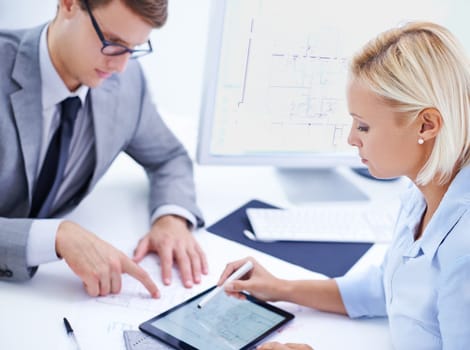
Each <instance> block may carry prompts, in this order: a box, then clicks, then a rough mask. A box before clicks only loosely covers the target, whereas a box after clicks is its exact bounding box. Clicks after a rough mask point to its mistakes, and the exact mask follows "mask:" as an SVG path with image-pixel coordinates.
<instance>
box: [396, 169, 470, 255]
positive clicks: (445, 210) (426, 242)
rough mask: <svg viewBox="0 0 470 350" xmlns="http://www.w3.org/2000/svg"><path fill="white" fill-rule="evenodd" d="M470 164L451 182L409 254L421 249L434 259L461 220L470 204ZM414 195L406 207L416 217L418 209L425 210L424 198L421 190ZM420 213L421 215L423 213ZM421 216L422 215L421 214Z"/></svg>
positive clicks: (414, 253) (409, 215) (410, 214)
mask: <svg viewBox="0 0 470 350" xmlns="http://www.w3.org/2000/svg"><path fill="white" fill-rule="evenodd" d="M469 180H470V166H466V167H464V168H462V169H461V170H460V171H459V173H458V174H457V175H456V176H455V178H454V180H453V181H452V183H451V184H450V186H449V188H448V190H447V192H446V194H445V195H444V197H443V198H442V200H441V203H440V204H439V207H438V208H437V210H436V212H435V213H434V215H433V217H432V219H431V221H430V222H429V224H428V226H427V227H426V229H425V231H424V233H423V235H422V237H421V239H420V240H418V241H417V242H415V243H416V244H413V246H412V247H411V251H409V252H408V255H410V256H415V255H416V254H417V253H418V252H419V250H420V249H421V250H422V251H423V252H424V255H425V256H427V257H428V258H429V259H432V258H433V257H434V255H435V253H436V252H437V250H438V249H439V246H440V245H441V243H442V242H443V241H444V240H445V238H446V236H447V235H448V234H449V232H450V231H451V230H452V228H453V227H454V226H455V224H456V223H457V222H458V221H459V219H460V218H461V217H462V215H463V214H464V213H465V212H466V211H467V210H468V209H469V205H470V181H469ZM415 191H416V192H415V193H414V195H413V196H412V200H410V201H409V202H408V203H407V205H405V208H406V209H407V212H408V213H409V214H408V216H407V219H408V218H411V217H416V215H417V214H418V210H421V214H422V212H423V210H424V208H423V204H424V199H423V196H422V194H421V192H420V191H419V190H417V189H416V190H415ZM421 214H420V215H421ZM419 218H421V216H419ZM412 232H414V230H413V231H412Z"/></svg>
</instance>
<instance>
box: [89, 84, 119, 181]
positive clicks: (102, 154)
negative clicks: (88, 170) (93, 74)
mask: <svg viewBox="0 0 470 350" xmlns="http://www.w3.org/2000/svg"><path fill="white" fill-rule="evenodd" d="M118 80H119V78H118V77H117V76H112V77H110V78H108V80H106V81H105V82H103V85H102V86H100V87H99V88H95V89H91V90H90V94H91V108H92V114H93V128H94V133H95V150H96V168H95V171H94V172H93V177H92V179H91V182H90V186H91V187H92V186H94V184H95V183H96V182H97V181H98V180H99V178H100V177H101V175H102V174H103V172H104V171H105V170H106V168H107V167H108V166H109V161H110V160H112V159H113V158H114V155H113V154H110V152H115V147H113V144H114V143H115V142H116V138H115V137H114V135H115V134H116V131H117V130H118V129H119V127H122V126H120V125H118V123H117V122H116V120H117V115H116V113H117V106H118V103H119V101H118V98H117V95H118V93H117V91H118V88H119V81H118Z"/></svg>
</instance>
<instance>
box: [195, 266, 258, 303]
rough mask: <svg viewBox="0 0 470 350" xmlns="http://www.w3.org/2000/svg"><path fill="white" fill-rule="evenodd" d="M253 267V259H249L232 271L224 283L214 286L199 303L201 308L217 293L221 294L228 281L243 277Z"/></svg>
mask: <svg viewBox="0 0 470 350" xmlns="http://www.w3.org/2000/svg"><path fill="white" fill-rule="evenodd" d="M252 268H253V263H252V262H251V261H249V260H248V261H247V262H246V263H244V264H243V265H242V266H241V267H240V268H239V269H238V270H237V271H235V272H234V273H232V274H231V275H230V276H228V278H227V279H226V280H225V282H224V284H222V285H221V286H219V287H216V288H214V289H213V290H212V291H211V292H210V293H209V294H207V295H206V296H205V297H204V298H203V299H202V300H201V301H200V302H199V304H197V307H198V308H199V309H202V308H203V307H204V305H206V304H207V303H208V302H209V301H210V300H211V299H212V298H214V297H215V296H216V295H217V294H219V293H220V292H221V291H223V289H224V286H225V285H226V284H227V283H230V282H232V281H235V280H237V279H239V278H240V277H243V276H244V275H245V274H246V273H247V272H248V271H250V270H251V269H252Z"/></svg>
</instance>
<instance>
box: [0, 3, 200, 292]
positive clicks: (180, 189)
mask: <svg viewBox="0 0 470 350" xmlns="http://www.w3.org/2000/svg"><path fill="white" fill-rule="evenodd" d="M166 17H167V0H138V1H136V0H59V2H58V8H57V14H56V17H55V18H54V19H53V21H52V22H50V23H49V24H47V25H45V26H41V27H39V28H33V29H30V30H23V31H0V55H1V58H0V62H1V64H0V76H1V78H2V79H1V81H0V184H1V186H0V279H2V280H10V281H21V280H27V279H29V278H31V277H32V276H33V275H34V273H35V272H36V270H37V267H38V265H40V264H43V263H47V262H51V261H55V260H58V259H60V258H62V259H64V260H65V261H66V263H67V264H68V266H69V267H70V268H71V269H72V271H73V272H74V273H75V274H76V275H78V276H79V277H80V279H81V280H82V281H83V284H84V287H85V289H86V291H87V293H88V294H89V295H91V296H98V295H107V294H110V293H119V291H120V290H121V275H122V274H123V273H128V274H130V275H132V276H133V277H134V278H136V279H137V280H139V281H140V282H141V283H142V284H143V285H144V286H145V287H146V288H147V289H148V291H149V292H150V294H151V295H152V296H153V297H158V296H159V291H158V288H157V286H156V285H155V283H154V282H153V281H152V279H151V278H150V276H149V275H148V274H147V272H145V271H144V270H143V269H142V268H141V267H140V266H139V265H138V264H137V263H138V262H139V261H140V260H141V259H142V258H143V257H144V256H145V255H147V254H148V253H151V252H155V253H157V254H158V255H159V256H160V260H161V265H162V278H163V282H164V283H165V284H169V283H170V282H171V268H172V265H173V262H175V263H176V264H177V265H178V268H179V270H180V274H181V278H182V281H183V283H184V285H185V286H186V287H191V286H192V285H193V283H199V281H200V278H201V274H206V273H207V269H208V267H207V261H206V258H205V255H204V253H203V251H202V250H201V248H200V247H199V245H198V243H197V241H196V240H195V239H194V237H193V235H192V234H191V228H195V227H198V226H201V225H202V224H203V222H202V218H201V214H200V211H199V209H198V208H197V206H196V204H195V191H194V183H193V179H192V163H191V160H190V159H189V157H188V155H187V153H186V151H185V149H184V148H183V146H182V145H181V144H180V142H179V141H178V140H177V139H176V138H175V137H174V135H173V134H172V133H171V132H170V131H169V130H168V129H167V127H166V126H165V125H164V123H163V121H162V120H161V118H160V116H159V114H158V113H157V111H156V109H155V107H154V105H153V104H152V102H151V98H150V94H149V91H148V88H147V85H146V82H145V79H144V77H143V73H142V70H141V67H140V65H139V64H138V62H137V61H136V60H132V59H131V58H135V57H137V56H139V55H142V54H146V53H149V52H151V51H152V48H151V43H150V41H149V40H148V37H149V35H150V32H151V30H152V29H153V28H159V27H161V26H162V25H163V24H164V23H165V21H166ZM64 100H73V101H75V102H74V104H75V107H73V110H74V111H73V112H67V110H69V109H70V108H69V107H66V103H65V102H64V103H62V101H64ZM67 113H71V114H70V115H72V116H73V117H71V118H69V117H65V115H68V114H67ZM66 118H69V119H67V120H72V121H71V122H69V124H66V123H65V122H64V120H65V119H66ZM66 125H69V126H66ZM64 130H69V131H70V130H72V131H70V132H69V131H67V132H65V131H64ZM67 133H68V134H67ZM64 149H65V151H64ZM121 151H124V152H126V153H127V154H129V155H130V156H131V157H132V158H133V159H135V160H136V161H137V162H138V163H139V164H141V165H142V166H143V167H144V168H145V170H146V172H147V174H148V178H149V181H150V213H151V215H152V222H151V227H150V229H149V232H148V233H146V234H145V235H144V236H143V237H142V239H141V240H140V241H139V242H138V244H137V247H136V249H135V252H134V257H133V258H132V259H131V258H130V257H127V256H126V255H125V254H124V253H122V252H121V251H119V250H117V249H116V248H114V247H113V246H111V245H110V244H108V243H107V242H105V241H103V240H102V239H100V238H99V237H98V236H96V235H95V234H93V233H91V232H89V231H87V230H86V229H85V228H84V227H81V226H80V225H79V224H77V223H74V222H71V221H68V220H63V219H58V218H57V217H60V216H61V215H63V214H64V213H67V212H68V211H70V210H71V209H73V208H75V207H76V206H77V205H78V203H79V202H80V201H81V200H82V199H83V198H84V197H85V196H86V195H87V194H88V193H89V192H90V191H91V190H92V189H93V187H94V186H95V184H96V183H97V181H98V180H99V179H100V178H101V177H102V176H103V174H104V173H105V172H106V170H107V169H108V168H109V166H110V165H111V163H112V161H113V160H114V159H115V158H116V156H117V155H118V154H119V153H120V152H121ZM51 164H53V165H51ZM51 169H53V171H51ZM56 169H57V170H56ZM59 169H60V170H59ZM41 193H42V194H41Z"/></svg>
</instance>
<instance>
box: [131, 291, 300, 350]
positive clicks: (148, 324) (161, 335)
mask: <svg viewBox="0 0 470 350" xmlns="http://www.w3.org/2000/svg"><path fill="white" fill-rule="evenodd" d="M214 288H216V286H213V287H210V288H209V289H206V290H205V291H203V292H201V293H199V294H197V295H195V296H193V297H192V298H190V299H188V300H185V301H183V302H182V303H180V304H178V305H176V306H174V307H172V308H170V309H168V310H167V311H164V312H162V313H160V314H158V315H157V316H154V317H152V318H151V319H149V320H147V321H145V322H143V323H141V324H140V325H139V329H140V330H141V331H143V332H145V333H147V334H149V335H151V336H153V337H155V338H157V339H159V340H160V341H162V342H164V343H166V344H168V345H171V346H173V347H175V348H176V349H179V350H197V348H195V347H194V346H192V345H190V344H188V343H186V342H184V341H182V340H180V339H178V338H176V337H175V336H173V335H172V334H169V333H167V332H165V331H163V330H161V329H159V328H157V327H155V326H154V325H153V324H152V323H153V322H155V321H156V320H158V319H161V318H163V317H165V316H167V315H168V314H170V313H172V312H173V311H176V310H177V309H180V308H182V307H184V306H185V305H187V304H189V303H191V302H192V301H194V299H197V298H199V297H201V296H203V295H205V294H207V293H209V292H210V291H211V290H213V289H214ZM244 295H245V296H246V300H247V301H249V302H251V303H254V304H256V305H259V306H261V307H263V308H265V309H267V310H270V311H272V312H274V313H276V314H278V315H280V316H282V317H283V320H282V321H281V322H279V323H277V324H276V325H274V326H272V327H271V328H270V329H268V330H267V331H265V332H263V333H262V334H260V335H259V336H258V337H256V338H255V339H253V340H252V341H251V342H250V343H248V344H246V345H245V346H243V347H242V348H240V349H239V350H247V349H251V348H252V347H253V345H255V344H257V343H258V342H259V341H260V340H262V339H264V338H265V337H267V336H268V335H269V334H271V333H273V332H274V331H275V330H277V329H279V328H281V327H282V326H284V325H285V324H286V323H288V322H289V321H291V320H292V319H293V318H294V317H295V316H294V315H293V314H291V313H290V312H288V311H285V310H283V309H280V308H279V307H277V306H274V305H272V304H269V303H267V302H264V301H262V300H259V299H257V298H255V297H253V296H251V295H249V294H246V293H244Z"/></svg>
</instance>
